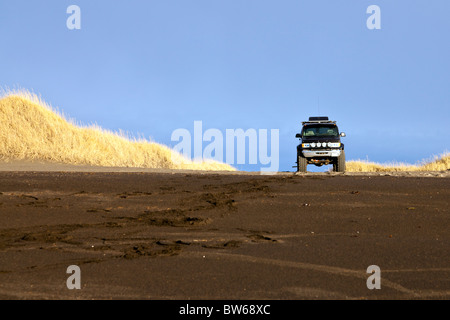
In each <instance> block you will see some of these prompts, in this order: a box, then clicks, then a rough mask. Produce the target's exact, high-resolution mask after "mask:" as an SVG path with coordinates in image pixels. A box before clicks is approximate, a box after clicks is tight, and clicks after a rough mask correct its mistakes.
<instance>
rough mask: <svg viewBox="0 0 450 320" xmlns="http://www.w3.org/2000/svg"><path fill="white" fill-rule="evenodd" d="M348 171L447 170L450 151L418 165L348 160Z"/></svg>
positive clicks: (449, 165)
mask: <svg viewBox="0 0 450 320" xmlns="http://www.w3.org/2000/svg"><path fill="white" fill-rule="evenodd" d="M346 167H347V168H346V169H347V172H398V171H446V170H450V153H448V152H447V153H444V154H443V155H441V156H440V157H435V158H434V159H433V160H429V161H422V162H421V163H420V164H417V165H410V164H404V163H393V164H380V163H374V162H368V161H364V160H359V161H348V162H347V163H346Z"/></svg>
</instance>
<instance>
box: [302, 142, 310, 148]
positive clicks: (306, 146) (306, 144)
mask: <svg viewBox="0 0 450 320" xmlns="http://www.w3.org/2000/svg"><path fill="white" fill-rule="evenodd" d="M309 147H310V144H309V143H302V148H309Z"/></svg>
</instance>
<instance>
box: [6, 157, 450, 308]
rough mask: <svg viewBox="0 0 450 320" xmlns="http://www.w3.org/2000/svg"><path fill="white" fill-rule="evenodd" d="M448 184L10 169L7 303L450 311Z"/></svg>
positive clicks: (387, 178) (403, 176)
mask: <svg viewBox="0 0 450 320" xmlns="http://www.w3.org/2000/svg"><path fill="white" fill-rule="evenodd" d="M449 177H450V175H449V172H428V173H427V172H415V173H408V172H403V173H392V174H386V173H383V174H361V173H359V174H356V173H354V174H331V173H311V174H295V173H288V172H285V173H279V174H277V175H260V174H259V173H248V172H247V173H242V172H195V171H177V170H158V169H132V168H121V169H117V168H98V167H88V166H70V165H54V164H53V165H50V164H45V163H27V162H12V163H2V164H0V228H1V232H0V298H2V299H295V300H296V299H448V298H450V281H449V279H450V259H449V250H448V248H449V247H450V235H449V199H450V191H449V190H450V188H449V187H450V179H449ZM70 265H77V266H79V267H80V269H81V285H82V288H81V290H69V289H68V288H67V286H66V281H67V278H68V277H69V276H70V275H69V274H67V273H66V271H67V267H68V266H70ZM371 265H377V266H379V267H380V269H381V289H380V290H369V289H368V288H367V285H366V281H367V278H368V277H369V276H370V274H368V273H366V270H367V268H368V267H369V266H371Z"/></svg>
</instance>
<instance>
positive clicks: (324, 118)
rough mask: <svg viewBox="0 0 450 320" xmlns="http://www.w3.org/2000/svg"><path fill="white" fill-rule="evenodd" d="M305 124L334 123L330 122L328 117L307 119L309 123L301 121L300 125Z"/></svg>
mask: <svg viewBox="0 0 450 320" xmlns="http://www.w3.org/2000/svg"><path fill="white" fill-rule="evenodd" d="M307 123H334V124H336V121H330V119H329V118H328V117H309V121H303V122H302V124H303V125H305V124H307Z"/></svg>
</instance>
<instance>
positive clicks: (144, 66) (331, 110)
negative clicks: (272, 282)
mask: <svg viewBox="0 0 450 320" xmlns="http://www.w3.org/2000/svg"><path fill="white" fill-rule="evenodd" d="M72 4H75V5H78V6H79V7H80V8H81V30H69V29H68V28H67V27H66V20H67V18H68V17H69V14H67V13H66V9H67V7H68V6H69V5H72ZM372 4H375V5H378V6H379V7H380V9H381V30H369V29H368V28H367V27H366V20H367V18H368V17H369V14H367V13H366V9H367V7H368V6H369V5H372ZM449 16H450V1H448V0H432V1H425V0H420V1H419V0H418V1H409V0H408V1H406V0H396V1H392V0H389V1H387V0H370V1H366V0H346V1H335V0H327V1H324V0H323V1H320V0H319V1H317V0H305V1H300V0H279V1H274V0H270V1H268V0H214V1H211V0H170V1H166V0H140V1H137V0H131V1H130V0H127V1H122V0H114V1H104V0H95V1H92V0H70V1H66V0H42V1H29V0H27V1H23V0H14V1H13V0H2V1H1V2H0V39H1V45H0V86H2V87H9V88H25V89H29V90H32V91H34V92H35V93H38V94H40V95H41V96H42V98H43V99H44V100H46V101H47V102H48V103H49V104H51V105H52V106H53V107H57V108H58V109H60V110H62V111H63V112H64V113H65V114H66V115H68V116H70V117H71V118H74V119H76V120H77V121H79V122H81V123H84V124H89V123H93V122H95V123H97V124H98V125H100V126H101V127H104V128H107V129H110V130H114V131H115V130H119V129H122V130H124V131H128V132H130V133H132V134H134V135H142V136H144V137H146V138H149V137H150V138H151V139H152V140H154V141H156V142H159V143H162V144H166V145H169V146H173V145H175V144H176V143H174V142H171V139H170V138H171V134H172V132H173V131H174V130H175V129H178V128H186V129H188V130H191V131H193V123H194V121H195V120H201V121H203V127H204V129H205V130H206V129H208V128H217V129H220V130H222V131H223V132H224V133H225V129H227V128H229V129H236V128H242V129H244V130H246V129H248V128H254V129H279V130H280V170H281V171H284V170H293V169H292V168H291V166H292V165H294V162H295V157H296V145H297V143H298V140H297V139H295V134H296V133H297V132H298V131H299V130H300V124H301V121H302V120H305V119H307V118H308V117H309V116H311V115H313V116H314V115H318V113H319V108H320V115H328V116H329V117H331V118H332V119H333V120H337V121H338V124H339V127H340V129H341V131H345V132H346V133H347V137H346V138H345V140H344V141H345V144H346V152H347V159H366V158H368V159H369V160H371V161H377V162H391V161H401V162H409V163H415V162H417V161H419V160H421V159H424V158H429V157H431V156H433V155H439V154H441V153H442V152H444V151H446V150H447V151H448V150H450V125H449V124H450V41H449V40H450V18H449ZM318 105H319V106H320V107H319V108H318ZM239 168H240V169H244V170H253V169H255V166H240V167H239Z"/></svg>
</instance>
